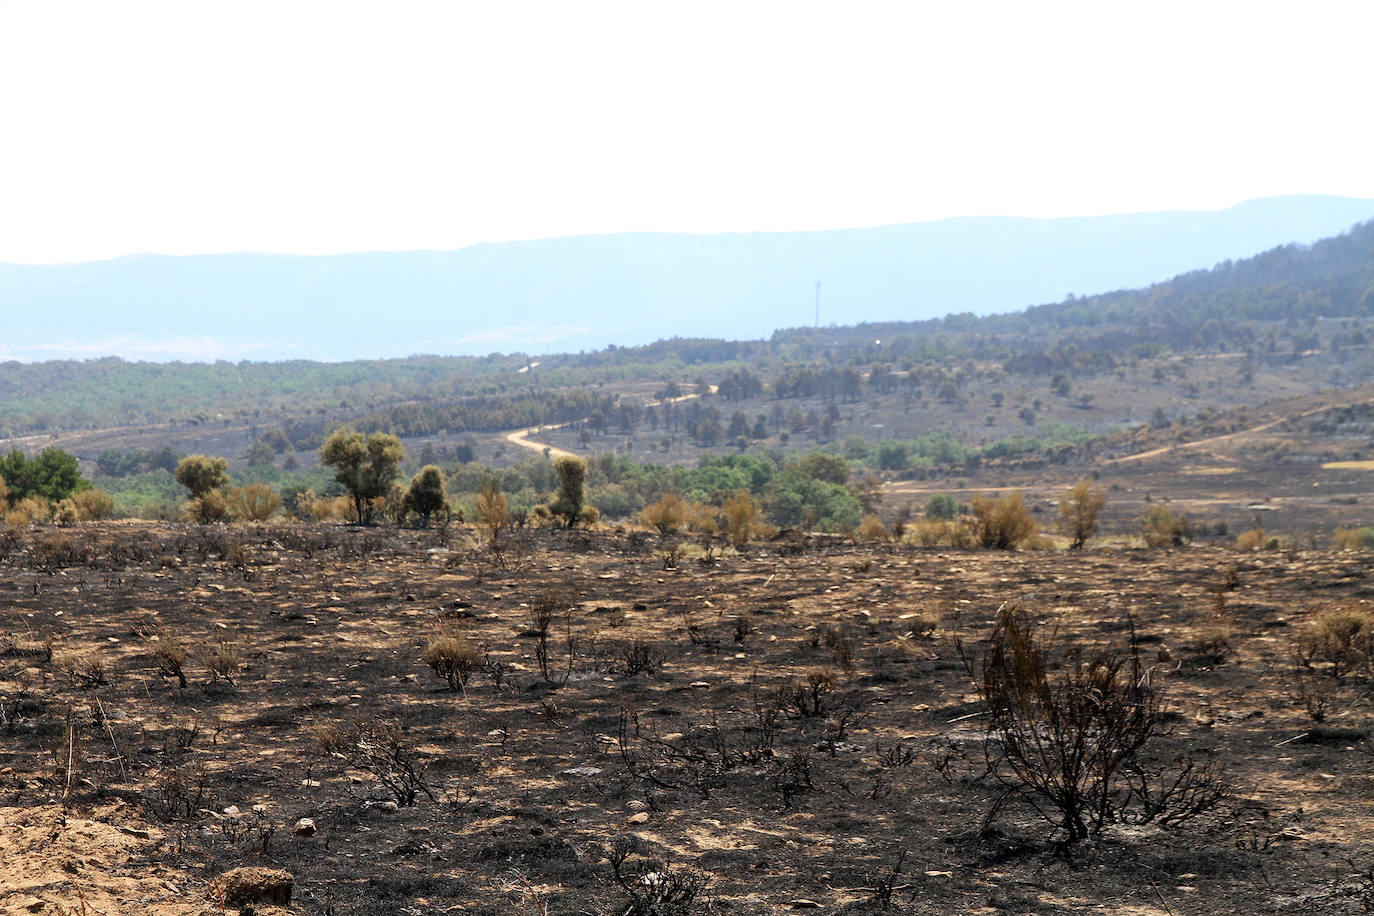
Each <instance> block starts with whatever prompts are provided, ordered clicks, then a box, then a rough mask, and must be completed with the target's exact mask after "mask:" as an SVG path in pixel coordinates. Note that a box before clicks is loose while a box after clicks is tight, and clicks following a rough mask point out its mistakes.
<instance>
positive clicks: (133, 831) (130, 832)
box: [119, 827, 149, 840]
mask: <svg viewBox="0 0 1374 916" xmlns="http://www.w3.org/2000/svg"><path fill="white" fill-rule="evenodd" d="M119 832H120V833H123V834H125V835H127V836H132V837H138V838H139V839H140V840H146V839H148V836H149V833H148V831H147V830H145V829H144V828H142V827H120V828H119Z"/></svg>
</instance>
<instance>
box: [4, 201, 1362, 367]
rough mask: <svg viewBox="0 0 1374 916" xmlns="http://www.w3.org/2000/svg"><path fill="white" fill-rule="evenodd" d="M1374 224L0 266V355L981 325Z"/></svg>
mask: <svg viewBox="0 0 1374 916" xmlns="http://www.w3.org/2000/svg"><path fill="white" fill-rule="evenodd" d="M1371 216H1374V201H1369V200H1354V199H1347V198H1332V197H1313V196H1309V197H1282V198H1268V199H1264V200H1257V201H1250V202H1248V203H1244V204H1240V205H1238V206H1235V207H1232V208H1230V209H1227V210H1223V211H1218V212H1195V211H1180V212H1169V213H1144V214H1128V215H1119V216H1108V217H1094V218H1082V219H1056V220H1035V219H1011V218H1000V217H985V218H967V219H951V220H943V221H938V222H929V223H917V224H908V225H898V226H886V227H880V228H869V229H847V230H837V231H823V232H792V233H768V232H759V233H747V234H733V235H681V234H661V233H626V234H620V235H605V236H587V237H574V238H563V239H548V240H540V241H526V242H510V243H504V244H483V245H475V246H472V247H470V248H464V249H461V250H458V251H447V252H373V253H365V254H348V255H338V256H331V257H293V256H283V255H266V254H252V253H242V254H224V255H206V256H194V257H168V256H159V255H140V256H135V257H127V258H121V259H117V260H113V261H102V262H93V263H85V264H64V265H0V302H2V303H4V308H5V313H6V317H7V319H8V320H7V322H6V325H7V327H6V332H7V333H6V340H5V341H4V342H3V343H0V357H8V358H12V359H20V360H34V359H44V358H64V357H78V358H79V357H82V356H87V355H90V356H103V355H111V354H113V355H120V356H123V357H125V358H131V359H140V358H145V359H156V360H167V359H192V360H214V359H229V360H239V359H245V358H246V359H253V360H265V359H271V360H281V359H302V358H305V359H325V360H339V359H349V358H358V357H368V358H373V357H379V356H388V357H399V356H406V355H409V354H413V353H416V352H426V353H455V354H484V353H488V352H492V351H504V352H525V353H532V354H541V353H556V352H559V351H569V352H571V351H577V350H588V349H595V348H599V347H604V346H606V345H607V344H616V345H618V346H625V345H639V344H645V343H648V342H650V341H653V340H655V339H658V338H669V337H674V336H683V337H707V336H709V337H723V338H737V339H748V338H761V337H765V336H767V335H768V334H770V333H771V332H772V331H773V330H774V329H775V328H778V327H787V326H794V325H798V324H802V323H806V324H810V323H811V322H812V321H813V318H814V312H813V308H814V283H815V281H818V280H819V281H821V282H822V284H823V285H822V289H821V309H820V311H821V322H822V323H823V324H825V325H832V324H838V325H845V324H852V323H855V322H873V321H910V320H918V319H927V318H934V317H937V316H940V315H944V314H947V313H963V312H972V313H975V314H980V315H982V314H989V313H994V312H1006V311H1010V310H1013V309H1020V308H1024V307H1026V306H1028V305H1031V304H1034V303H1039V302H1052V301H1057V300H1059V299H1060V298H1061V297H1063V296H1064V295H1065V294H1066V293H1070V292H1073V293H1075V294H1078V295H1085V294H1092V293H1100V292H1104V291H1107V290H1113V289H1125V288H1131V287H1138V286H1142V285H1144V284H1148V283H1151V282H1154V281H1156V280H1158V279H1159V278H1161V277H1168V276H1172V275H1175V274H1178V273H1180V272H1183V271H1187V270H1193V269H1197V268H1201V267H1206V266H1208V265H1211V264H1214V263H1217V262H1219V261H1223V260H1226V259H1233V258H1239V257H1246V256H1249V255H1252V254H1254V253H1255V252H1258V251H1262V250H1264V249H1267V248H1271V247H1273V246H1275V245H1279V244H1284V243H1290V242H1300V243H1308V242H1312V241H1315V240H1316V239H1318V238H1322V237H1324V236H1330V235H1332V234H1334V233H1337V232H1340V231H1342V230H1344V229H1346V228H1347V227H1349V226H1350V225H1352V224H1353V223H1355V222H1357V221H1360V220H1364V219H1369V218H1370V217H1371Z"/></svg>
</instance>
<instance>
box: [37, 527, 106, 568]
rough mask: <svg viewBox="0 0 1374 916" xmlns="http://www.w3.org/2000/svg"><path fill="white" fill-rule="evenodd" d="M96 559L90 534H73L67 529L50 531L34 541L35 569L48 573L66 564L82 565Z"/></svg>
mask: <svg viewBox="0 0 1374 916" xmlns="http://www.w3.org/2000/svg"><path fill="white" fill-rule="evenodd" d="M94 559H95V549H94V547H93V546H92V545H91V540H90V538H89V536H82V535H79V534H78V535H73V534H70V533H68V532H65V531H48V532H45V533H43V534H41V535H39V536H38V537H37V538H36V539H35V540H34V542H33V550H32V562H33V566H34V568H35V569H38V570H41V571H43V572H46V573H48V574H53V573H56V572H57V571H58V570H59V569H62V568H63V567H66V566H81V565H84V564H89V563H90V562H91V561H92V560H94Z"/></svg>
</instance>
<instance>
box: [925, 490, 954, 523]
mask: <svg viewBox="0 0 1374 916" xmlns="http://www.w3.org/2000/svg"><path fill="white" fill-rule="evenodd" d="M925 513H926V518H929V519H951V518H958V517H959V501H958V500H957V499H955V498H954V497H953V496H951V495H949V494H948V493H936V494H935V495H934V496H932V497H931V498H930V499H928V500H926V508H925Z"/></svg>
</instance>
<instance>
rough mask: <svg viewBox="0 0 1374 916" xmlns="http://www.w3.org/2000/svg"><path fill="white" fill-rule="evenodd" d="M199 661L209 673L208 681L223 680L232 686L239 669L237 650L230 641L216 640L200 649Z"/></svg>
mask: <svg viewBox="0 0 1374 916" xmlns="http://www.w3.org/2000/svg"><path fill="white" fill-rule="evenodd" d="M200 663H201V664H202V665H204V666H205V670H206V671H208V672H209V673H210V683H212V684H213V683H215V682H216V681H220V680H223V681H224V682H225V683H227V684H229V685H230V686H233V684H234V675H235V674H236V673H238V670H239V650H238V647H237V646H235V645H234V644H233V643H231V642H216V643H212V644H211V645H208V646H205V647H204V648H202V649H201V653H200Z"/></svg>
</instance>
